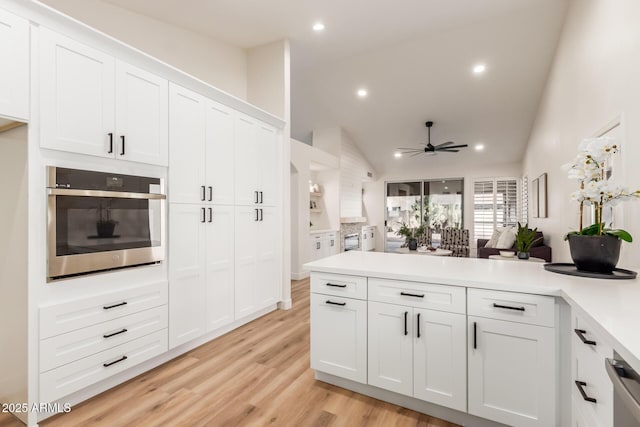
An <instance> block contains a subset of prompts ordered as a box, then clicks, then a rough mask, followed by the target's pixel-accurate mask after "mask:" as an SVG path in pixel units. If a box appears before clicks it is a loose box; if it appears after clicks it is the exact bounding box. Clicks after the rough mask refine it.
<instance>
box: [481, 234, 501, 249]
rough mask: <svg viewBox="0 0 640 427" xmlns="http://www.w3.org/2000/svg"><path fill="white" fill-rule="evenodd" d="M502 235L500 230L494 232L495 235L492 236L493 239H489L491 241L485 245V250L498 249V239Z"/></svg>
mask: <svg viewBox="0 0 640 427" xmlns="http://www.w3.org/2000/svg"><path fill="white" fill-rule="evenodd" d="M500 234H502V233H501V232H500V230H493V234H492V235H491V238H490V239H489V241H488V242H487V243H486V244H485V245H484V247H485V248H496V247H497V246H496V245H497V244H498V239H499V238H500Z"/></svg>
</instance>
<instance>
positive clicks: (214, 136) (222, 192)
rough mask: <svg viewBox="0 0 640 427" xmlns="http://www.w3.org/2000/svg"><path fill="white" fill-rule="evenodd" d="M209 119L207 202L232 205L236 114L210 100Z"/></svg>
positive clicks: (208, 105) (208, 103) (207, 117)
mask: <svg viewBox="0 0 640 427" xmlns="http://www.w3.org/2000/svg"><path fill="white" fill-rule="evenodd" d="M206 120H207V137H206V138H207V142H206V159H207V167H206V175H207V176H206V181H207V202H212V203H214V204H221V205H232V204H233V198H234V186H233V179H232V178H233V168H234V161H233V148H234V135H235V132H234V121H235V114H234V112H233V110H231V109H229V108H227V107H224V106H222V105H220V104H218V103H216V102H213V101H207V110H206Z"/></svg>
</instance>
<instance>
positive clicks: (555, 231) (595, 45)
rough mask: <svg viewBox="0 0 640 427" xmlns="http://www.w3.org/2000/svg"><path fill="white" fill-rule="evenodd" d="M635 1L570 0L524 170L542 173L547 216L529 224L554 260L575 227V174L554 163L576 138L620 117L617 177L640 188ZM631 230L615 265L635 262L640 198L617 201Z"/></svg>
mask: <svg viewBox="0 0 640 427" xmlns="http://www.w3.org/2000/svg"><path fill="white" fill-rule="evenodd" d="M639 23H640V2H639V1H637V0H589V1H580V0H573V1H572V2H571V4H570V7H569V11H568V14H567V20H566V23H565V27H564V29H563V33H562V37H561V40H560V44H559V46H558V51H557V53H556V58H555V61H554V64H553V66H552V69H551V72H550V75H549V79H548V81H547V85H546V89H545V93H544V96H543V99H542V101H541V104H540V107H539V111H538V114H537V118H536V121H535V124H534V127H533V130H532V133H531V138H530V140H529V144H528V146H527V151H526V154H525V158H524V161H523V166H524V171H525V173H526V174H528V175H529V176H530V177H536V176H538V175H540V174H541V173H543V172H547V174H548V218H545V219H542V218H541V219H537V220H535V219H532V220H531V224H532V225H534V226H536V227H538V228H539V229H540V230H542V231H543V232H544V233H545V236H550V237H551V240H550V243H551V246H552V247H553V259H554V261H570V256H569V249H568V245H567V243H566V242H564V241H563V236H564V234H566V232H567V231H569V230H573V229H576V228H577V227H578V206H577V204H576V203H572V202H570V201H569V194H570V193H571V192H572V191H574V190H576V189H577V187H576V182H575V181H569V180H568V179H567V178H566V174H565V173H564V172H563V171H562V170H561V169H560V167H561V165H562V164H563V163H566V162H568V161H570V160H571V159H572V158H573V157H574V156H575V154H576V148H577V145H578V143H579V142H580V140H581V139H582V138H585V137H589V136H593V135H594V134H595V133H597V132H598V131H599V130H600V129H602V128H603V127H604V126H605V125H607V124H608V123H609V122H611V121H612V120H614V119H616V118H617V117H622V122H623V123H622V128H621V129H620V134H621V135H622V144H623V149H622V155H621V157H620V159H619V160H620V163H621V172H622V173H621V175H622V177H621V180H620V181H619V182H621V183H623V184H626V185H628V186H629V187H630V188H631V189H634V190H635V189H638V188H640V168H638V167H637V166H636V165H635V163H637V160H638V159H640V96H639V94H640V25H639ZM619 209H621V210H622V212H621V213H622V217H623V218H622V221H620V223H619V224H616V226H617V227H620V228H625V229H627V230H628V231H629V232H630V233H631V234H632V235H633V236H634V238H635V242H634V243H632V244H628V243H623V246H622V254H621V259H620V262H619V266H620V267H623V268H624V267H632V266H636V267H637V266H639V265H640V259H638V253H640V252H639V251H640V243H639V242H640V223H639V222H638V218H640V203H637V202H636V203H633V202H628V203H626V204H625V205H623V206H621V207H620V208H619Z"/></svg>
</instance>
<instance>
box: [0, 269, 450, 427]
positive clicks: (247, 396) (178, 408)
mask: <svg viewBox="0 0 640 427" xmlns="http://www.w3.org/2000/svg"><path fill="white" fill-rule="evenodd" d="M292 297H293V308H292V309H291V310H288V311H275V312H273V313H270V314H268V315H266V316H264V317H262V318H260V319H257V320H255V321H253V322H251V323H249V324H247V325H245V326H243V327H241V328H239V329H237V330H235V331H233V332H230V333H229V334H227V335H225V336H223V337H220V338H218V339H217V340H215V341H213V342H210V343H207V344H205V345H203V346H201V347H198V348H196V349H194V350H193V351H190V352H189V353H187V354H184V355H182V356H180V357H178V358H176V359H174V360H172V361H170V362H168V363H166V364H164V365H162V366H159V367H158V368H156V369H153V370H151V371H149V372H146V373H144V374H142V375H140V376H138V377H136V378H134V379H132V380H130V381H128V382H126V383H124V384H122V385H120V386H118V387H115V388H113V389H111V390H109V391H106V392H105V393H102V394H101V395H99V396H96V397H94V398H93V399H90V400H88V401H86V402H84V403H82V404H80V405H78V406H76V407H74V408H73V410H72V411H71V412H70V413H68V414H61V415H57V416H55V417H52V418H50V419H49V420H46V421H45V422H43V423H41V425H42V426H47V427H58V426H64V427H68V426H78V425H80V426H124V425H129V426H265V425H272V426H318V427H320V426H349V427H351V426H421V427H456V426H455V425H454V424H451V423H448V422H446V421H442V420H439V419H436V418H433V417H430V416H428V415H424V414H420V413H418V412H414V411H411V410H409V409H405V408H401V407H399V406H395V405H392V404H389V403H385V402H382V401H379V400H376V399H372V398H369V397H366V396H362V395H359V394H357V393H353V392H351V391H347V390H344V389H341V388H338V387H334V386H331V385H328V384H325V383H322V382H319V381H316V380H315V379H314V378H313V371H312V370H311V369H310V368H309V281H308V280H301V281H297V282H293V283H292ZM5 420H6V417H4V418H0V426H3V427H8V426H11V427H13V426H14V425H20V424H10V422H11V421H5Z"/></svg>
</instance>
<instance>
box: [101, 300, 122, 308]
mask: <svg viewBox="0 0 640 427" xmlns="http://www.w3.org/2000/svg"><path fill="white" fill-rule="evenodd" d="M123 305H127V302H126V301H122V302H121V303H119V304H113V305H107V306H104V307H102V308H103V309H105V310H110V309H112V308H116V307H122V306H123Z"/></svg>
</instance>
